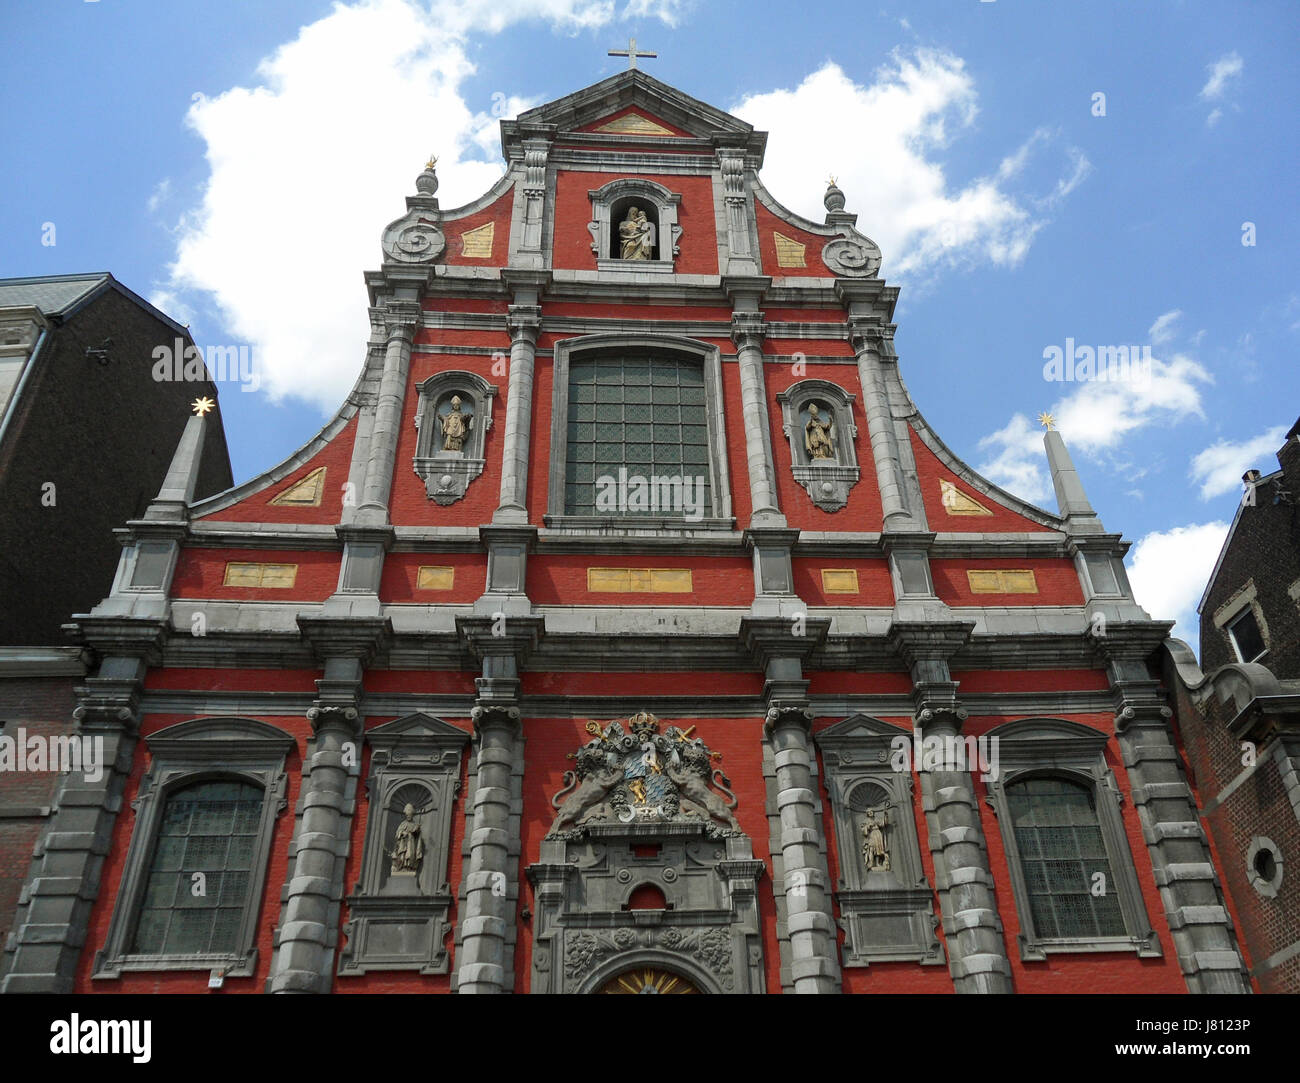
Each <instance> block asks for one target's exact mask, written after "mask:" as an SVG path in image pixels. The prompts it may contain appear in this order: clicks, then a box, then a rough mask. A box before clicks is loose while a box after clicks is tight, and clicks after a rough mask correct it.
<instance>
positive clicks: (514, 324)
mask: <svg viewBox="0 0 1300 1083" xmlns="http://www.w3.org/2000/svg"><path fill="white" fill-rule="evenodd" d="M541 329H542V306H541V305H511V306H510V307H509V309H508V310H507V313H506V330H507V331H509V332H510V338H511V340H512V341H514V342H519V341H520V340H526V341H527V342H528V344H529V345H530V346H535V345H536V344H537V335H538V333H539V332H540V331H541Z"/></svg>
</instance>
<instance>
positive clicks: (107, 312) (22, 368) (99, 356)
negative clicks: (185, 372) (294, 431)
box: [0, 274, 231, 941]
mask: <svg viewBox="0 0 1300 1083" xmlns="http://www.w3.org/2000/svg"><path fill="white" fill-rule="evenodd" d="M178 341H179V342H180V343H182V344H183V345H182V348H188V347H192V346H193V342H192V340H191V338H190V335H189V332H188V331H187V330H186V329H185V328H184V327H182V326H181V325H180V324H178V323H176V322H175V321H174V320H171V319H169V318H168V317H167V316H165V315H164V314H163V313H161V312H159V311H158V310H157V309H156V308H154V307H153V306H152V305H150V304H148V303H147V302H146V301H144V300H143V299H141V298H140V297H138V296H137V295H136V294H134V293H132V292H131V291H130V290H129V289H127V288H126V287H125V286H123V285H122V284H121V283H120V282H118V281H117V280H116V279H114V278H113V276H112V275H110V274H81V275H47V276H42V277H36V278H8V279H0V509H3V510H2V511H0V740H2V739H4V738H6V737H7V738H8V739H9V740H11V741H16V740H17V739H18V737H19V735H20V734H21V735H22V736H23V737H24V738H35V739H36V740H37V741H38V742H50V741H52V740H54V739H57V738H61V737H65V736H67V735H68V734H69V733H70V732H71V731H72V726H73V721H72V712H73V709H74V708H75V707H76V703H77V699H76V691H75V685H76V684H77V683H78V681H79V679H80V678H81V677H84V676H85V675H86V673H87V667H88V665H93V655H92V653H91V652H90V651H87V650H85V649H84V648H82V647H80V646H71V647H70V646H68V645H67V637H66V636H65V634H64V632H63V629H62V627H61V626H62V625H63V624H64V623H66V622H67V621H68V620H69V618H70V617H71V616H72V614H73V613H76V612H84V611H85V610H86V609H88V608H90V607H91V606H93V605H94V604H95V603H96V602H97V601H98V600H99V599H100V598H102V597H103V595H104V593H105V592H106V591H107V590H109V589H110V588H111V587H112V584H113V575H114V572H115V571H116V569H117V564H118V558H119V556H120V554H121V546H120V545H119V544H118V541H117V539H116V538H115V537H114V531H115V530H119V529H121V528H122V527H123V524H125V523H126V522H127V521H128V520H131V519H135V518H136V517H138V516H139V515H142V514H143V513H144V511H145V509H146V508H147V507H148V505H149V501H150V500H151V499H152V497H153V496H154V494H155V493H156V492H157V491H158V486H159V485H160V484H161V482H162V480H163V477H164V475H165V474H166V472H167V466H168V464H169V463H170V462H171V458H172V453H173V451H174V450H175V448H176V441H177V439H178V438H179V437H180V434H181V432H182V430H183V428H184V426H185V419H186V417H188V416H189V413H190V407H189V403H190V401H191V400H192V399H194V398H195V397H197V396H201V395H207V396H209V397H211V398H214V399H215V398H216V389H215V388H214V386H213V384H212V381H211V380H210V379H208V374H207V372H206V370H204V372H203V377H202V378H201V379H198V380H188V381H158V380H155V379H154V365H155V355H154V351H155V350H156V349H157V348H159V347H165V348H166V349H167V350H169V351H173V352H174V351H175V350H176V349H177V343H178ZM199 367H200V368H202V366H201V365H200V366H199ZM204 441H205V445H206V446H205V453H206V454H205V461H204V464H203V467H202V468H201V470H200V471H199V474H198V476H197V478H196V492H197V493H199V494H201V495H210V494H212V493H215V492H219V491H220V490H223V489H226V488H229V486H230V484H231V475H230V460H229V456H228V455H227V452H226V443H225V436H224V433H223V430H222V427H221V424H220V420H219V418H213V419H212V421H211V422H210V423H209V425H208V428H207V431H206V433H205V436H204ZM15 766H16V765H15ZM24 766H27V765H26V764H25V763H24ZM59 782H60V779H59V776H58V775H57V774H55V773H51V772H50V771H48V770H44V769H41V770H23V771H18V770H16V769H6V767H5V764H4V760H3V757H0V941H2V940H3V939H4V938H5V937H7V935H8V933H9V929H10V925H11V922H12V920H13V916H14V909H15V906H16V905H17V902H18V898H19V893H20V890H21V888H22V885H23V882H24V879H25V877H26V875H27V872H28V869H29V866H30V863H31V857H32V849H33V847H34V846H35V844H36V843H37V841H38V838H39V836H40V832H41V829H42V827H43V826H44V824H45V821H46V819H47V818H48V816H49V815H50V811H51V808H52V806H53V804H54V797H55V792H56V789H57V787H58V785H59Z"/></svg>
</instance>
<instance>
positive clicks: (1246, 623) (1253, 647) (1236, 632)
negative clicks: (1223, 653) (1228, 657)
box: [1228, 609, 1267, 662]
mask: <svg viewBox="0 0 1300 1083" xmlns="http://www.w3.org/2000/svg"><path fill="white" fill-rule="evenodd" d="M1228 636H1229V638H1230V639H1231V640H1232V648H1233V650H1235V651H1236V652H1237V658H1238V659H1239V660H1240V661H1242V662H1253V661H1255V659H1257V658H1259V657H1260V656H1261V655H1263V653H1264V652H1265V650H1266V649H1267V648H1266V647H1265V645H1264V637H1263V636H1262V635H1260V632H1259V622H1258V621H1257V620H1256V619H1255V611H1254V609H1247V610H1246V611H1245V612H1244V613H1242V614H1241V616H1239V617H1237V618H1235V619H1234V620H1232V621H1231V622H1230V623H1229V624H1228Z"/></svg>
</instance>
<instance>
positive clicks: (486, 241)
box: [460, 222, 497, 259]
mask: <svg viewBox="0 0 1300 1083" xmlns="http://www.w3.org/2000/svg"><path fill="white" fill-rule="evenodd" d="M496 232H497V224H496V223H495V222H489V223H487V225H485V226H479V227H478V228H477V229H467V230H466V231H465V232H464V233H462V234H461V235H460V241H461V245H462V246H463V247H462V249H461V252H462V254H463V255H464V256H465V258H466V259H491V258H492V242H493V240H494V239H495V238H496Z"/></svg>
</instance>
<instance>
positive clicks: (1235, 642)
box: [1223, 605, 1268, 663]
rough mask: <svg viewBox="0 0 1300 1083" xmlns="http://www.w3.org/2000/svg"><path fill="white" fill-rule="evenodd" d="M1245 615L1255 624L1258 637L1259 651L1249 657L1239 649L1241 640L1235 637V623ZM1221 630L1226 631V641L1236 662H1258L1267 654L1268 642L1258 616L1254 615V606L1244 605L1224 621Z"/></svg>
mask: <svg viewBox="0 0 1300 1083" xmlns="http://www.w3.org/2000/svg"><path fill="white" fill-rule="evenodd" d="M1247 617H1249V618H1250V620H1251V622H1252V623H1253V624H1254V625H1255V635H1256V636H1258V637H1259V645H1260V648H1261V649H1260V651H1259V653H1258V654H1256V655H1254V656H1253V657H1251V658H1247V657H1246V654H1245V652H1244V651H1243V650H1242V649H1241V640H1240V639H1238V638H1237V625H1238V624H1240V623H1241V622H1242V621H1244V620H1245V619H1246V618H1247ZM1223 630H1224V631H1225V632H1227V633H1228V642H1229V643H1230V644H1231V646H1232V653H1233V654H1235V655H1236V656H1237V661H1238V662H1247V663H1249V662H1258V661H1259V660H1260V659H1261V658H1263V657H1264V655H1266V654H1268V642H1267V640H1265V639H1264V629H1263V628H1262V627H1261V626H1260V623H1259V618H1258V617H1257V616H1255V607H1254V606H1253V605H1248V606H1244V607H1243V608H1242V610H1241V611H1240V612H1239V613H1235V614H1234V615H1233V616H1232V617H1231V618H1229V619H1228V620H1227V621H1225V622H1224V625H1223Z"/></svg>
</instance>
